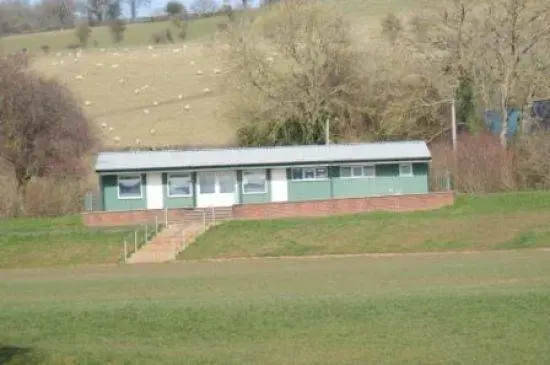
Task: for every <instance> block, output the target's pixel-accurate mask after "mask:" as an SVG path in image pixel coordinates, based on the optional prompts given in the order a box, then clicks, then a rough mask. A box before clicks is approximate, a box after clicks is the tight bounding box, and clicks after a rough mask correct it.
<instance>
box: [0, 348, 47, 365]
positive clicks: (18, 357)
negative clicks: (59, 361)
mask: <svg viewBox="0 0 550 365" xmlns="http://www.w3.org/2000/svg"><path fill="white" fill-rule="evenodd" d="M44 361H45V356H44V354H43V353H41V352H40V351H37V350H35V349H33V348H31V347H20V346H13V345H5V344H2V343H0V365H23V364H33V365H34V364H41V363H43V362H44Z"/></svg>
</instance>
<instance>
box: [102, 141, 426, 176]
mask: <svg viewBox="0 0 550 365" xmlns="http://www.w3.org/2000/svg"><path fill="white" fill-rule="evenodd" d="M430 158H431V154H430V151H429V149H428V146H427V145H426V143H425V142H424V141H403V142H379V143H357V144H330V145H311V146H283V147H253V148H244V147H243V148H216V149H212V148H211V149H196V150H161V151H121V152H101V153H99V155H98V158H97V162H96V165H95V170H96V171H97V172H105V171H133V170H160V169H177V168H199V167H219V166H258V165H291V164H292V165H294V164H311V163H329V162H344V161H349V162H353V161H373V162H374V161H384V160H385V161H388V160H429V159H430Z"/></svg>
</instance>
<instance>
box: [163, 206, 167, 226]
mask: <svg viewBox="0 0 550 365" xmlns="http://www.w3.org/2000/svg"><path fill="white" fill-rule="evenodd" d="M164 228H168V208H164Z"/></svg>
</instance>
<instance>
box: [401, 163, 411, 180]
mask: <svg viewBox="0 0 550 365" xmlns="http://www.w3.org/2000/svg"><path fill="white" fill-rule="evenodd" d="M404 166H407V167H408V168H409V169H410V172H408V173H406V174H404V173H403V171H402V169H403V167H404ZM413 175H414V171H413V164H412V162H401V163H400V164H399V177H411V176H413Z"/></svg>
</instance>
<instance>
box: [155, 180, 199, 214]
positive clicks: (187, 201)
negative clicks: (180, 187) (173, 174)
mask: <svg viewBox="0 0 550 365" xmlns="http://www.w3.org/2000/svg"><path fill="white" fill-rule="evenodd" d="M191 179H192V182H193V195H192V196H190V197H169V196H168V174H167V173H163V174H162V194H163V195H164V207H165V208H168V209H174V208H194V207H195V200H196V195H195V194H196V192H195V184H196V181H197V174H196V173H194V172H193V173H192V174H191Z"/></svg>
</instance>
